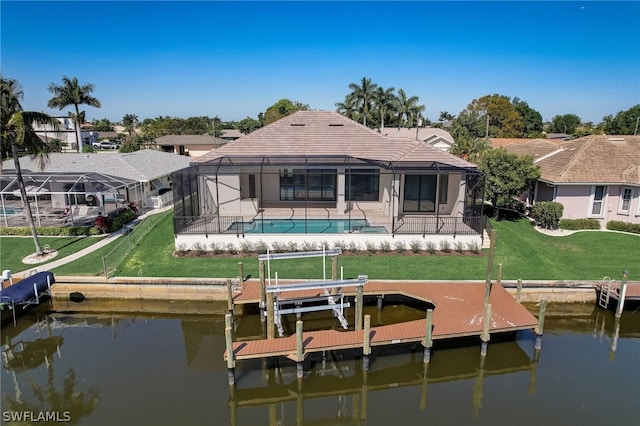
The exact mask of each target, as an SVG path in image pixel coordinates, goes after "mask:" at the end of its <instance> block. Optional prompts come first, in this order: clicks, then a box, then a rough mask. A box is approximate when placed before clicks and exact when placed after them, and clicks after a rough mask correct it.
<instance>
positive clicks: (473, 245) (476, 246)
mask: <svg viewBox="0 0 640 426" xmlns="http://www.w3.org/2000/svg"><path fill="white" fill-rule="evenodd" d="M467 247H468V248H469V250H471V251H472V252H474V253H480V250H481V249H482V247H481V246H480V243H479V242H477V241H469V242H468V243H467Z"/></svg>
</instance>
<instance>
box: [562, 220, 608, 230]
mask: <svg viewBox="0 0 640 426" xmlns="http://www.w3.org/2000/svg"><path fill="white" fill-rule="evenodd" d="M560 228H562V229H566V230H568V231H575V230H578V229H600V222H599V221H598V220H597V219H561V220H560Z"/></svg>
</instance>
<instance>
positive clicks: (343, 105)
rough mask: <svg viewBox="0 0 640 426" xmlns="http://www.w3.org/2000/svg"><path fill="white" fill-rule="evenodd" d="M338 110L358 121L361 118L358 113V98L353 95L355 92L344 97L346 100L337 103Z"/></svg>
mask: <svg viewBox="0 0 640 426" xmlns="http://www.w3.org/2000/svg"><path fill="white" fill-rule="evenodd" d="M336 108H337V111H338V112H339V113H340V114H342V115H344V116H345V117H347V118H350V119H351V120H354V121H357V120H358V118H359V113H358V100H357V99H356V97H355V96H354V95H353V93H349V94H348V95H347V96H345V97H344V102H337V103H336Z"/></svg>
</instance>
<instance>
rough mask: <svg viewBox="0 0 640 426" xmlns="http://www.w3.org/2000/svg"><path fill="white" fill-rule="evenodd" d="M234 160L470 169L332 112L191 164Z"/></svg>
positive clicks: (300, 117)
mask: <svg viewBox="0 0 640 426" xmlns="http://www.w3.org/2000/svg"><path fill="white" fill-rule="evenodd" d="M414 131H415V129H414ZM240 155H243V156H246V155H254V156H256V157H260V156H265V157H269V156H296V155H299V156H313V155H346V156H350V157H352V158H360V159H367V160H375V161H397V162H416V161H417V162H423V161H429V162H438V163H443V164H448V165H451V166H455V167H463V168H474V167H475V165H474V164H472V163H469V162H468V161H465V160H463V159H461V158H458V157H456V156H454V155H452V154H449V153H446V152H443V151H441V150H439V149H437V148H434V147H433V146H431V145H429V144H426V143H424V142H422V141H418V140H415V139H410V138H390V137H386V136H383V135H381V134H380V133H378V132H376V131H374V130H372V129H369V128H368V127H365V126H363V125H361V124H359V123H356V122H355V121H353V120H350V119H348V118H347V117H345V116H343V115H341V114H338V113H337V112H332V111H298V112H296V113H294V114H291V115H289V116H286V117H284V118H282V119H280V120H278V121H276V122H274V123H272V124H270V125H268V126H265V127H262V128H260V129H258V130H256V131H254V132H252V133H249V134H247V135H245V136H243V137H241V138H239V139H236V140H235V141H232V142H229V143H227V144H226V145H225V146H223V147H221V148H219V149H217V150H215V151H212V152H209V153H207V154H205V155H202V156H200V157H198V158H196V159H194V161H193V162H192V164H197V163H206V162H208V161H212V160H216V159H219V158H221V157H224V156H240Z"/></svg>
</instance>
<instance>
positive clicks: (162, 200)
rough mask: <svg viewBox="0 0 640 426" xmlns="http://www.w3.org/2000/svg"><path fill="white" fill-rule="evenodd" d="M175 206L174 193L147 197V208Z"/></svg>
mask: <svg viewBox="0 0 640 426" xmlns="http://www.w3.org/2000/svg"><path fill="white" fill-rule="evenodd" d="M170 204H173V192H172V191H169V192H165V193H164V194H162V195H150V196H148V197H147V206H148V207H153V208H158V207H164V206H168V205H170Z"/></svg>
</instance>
